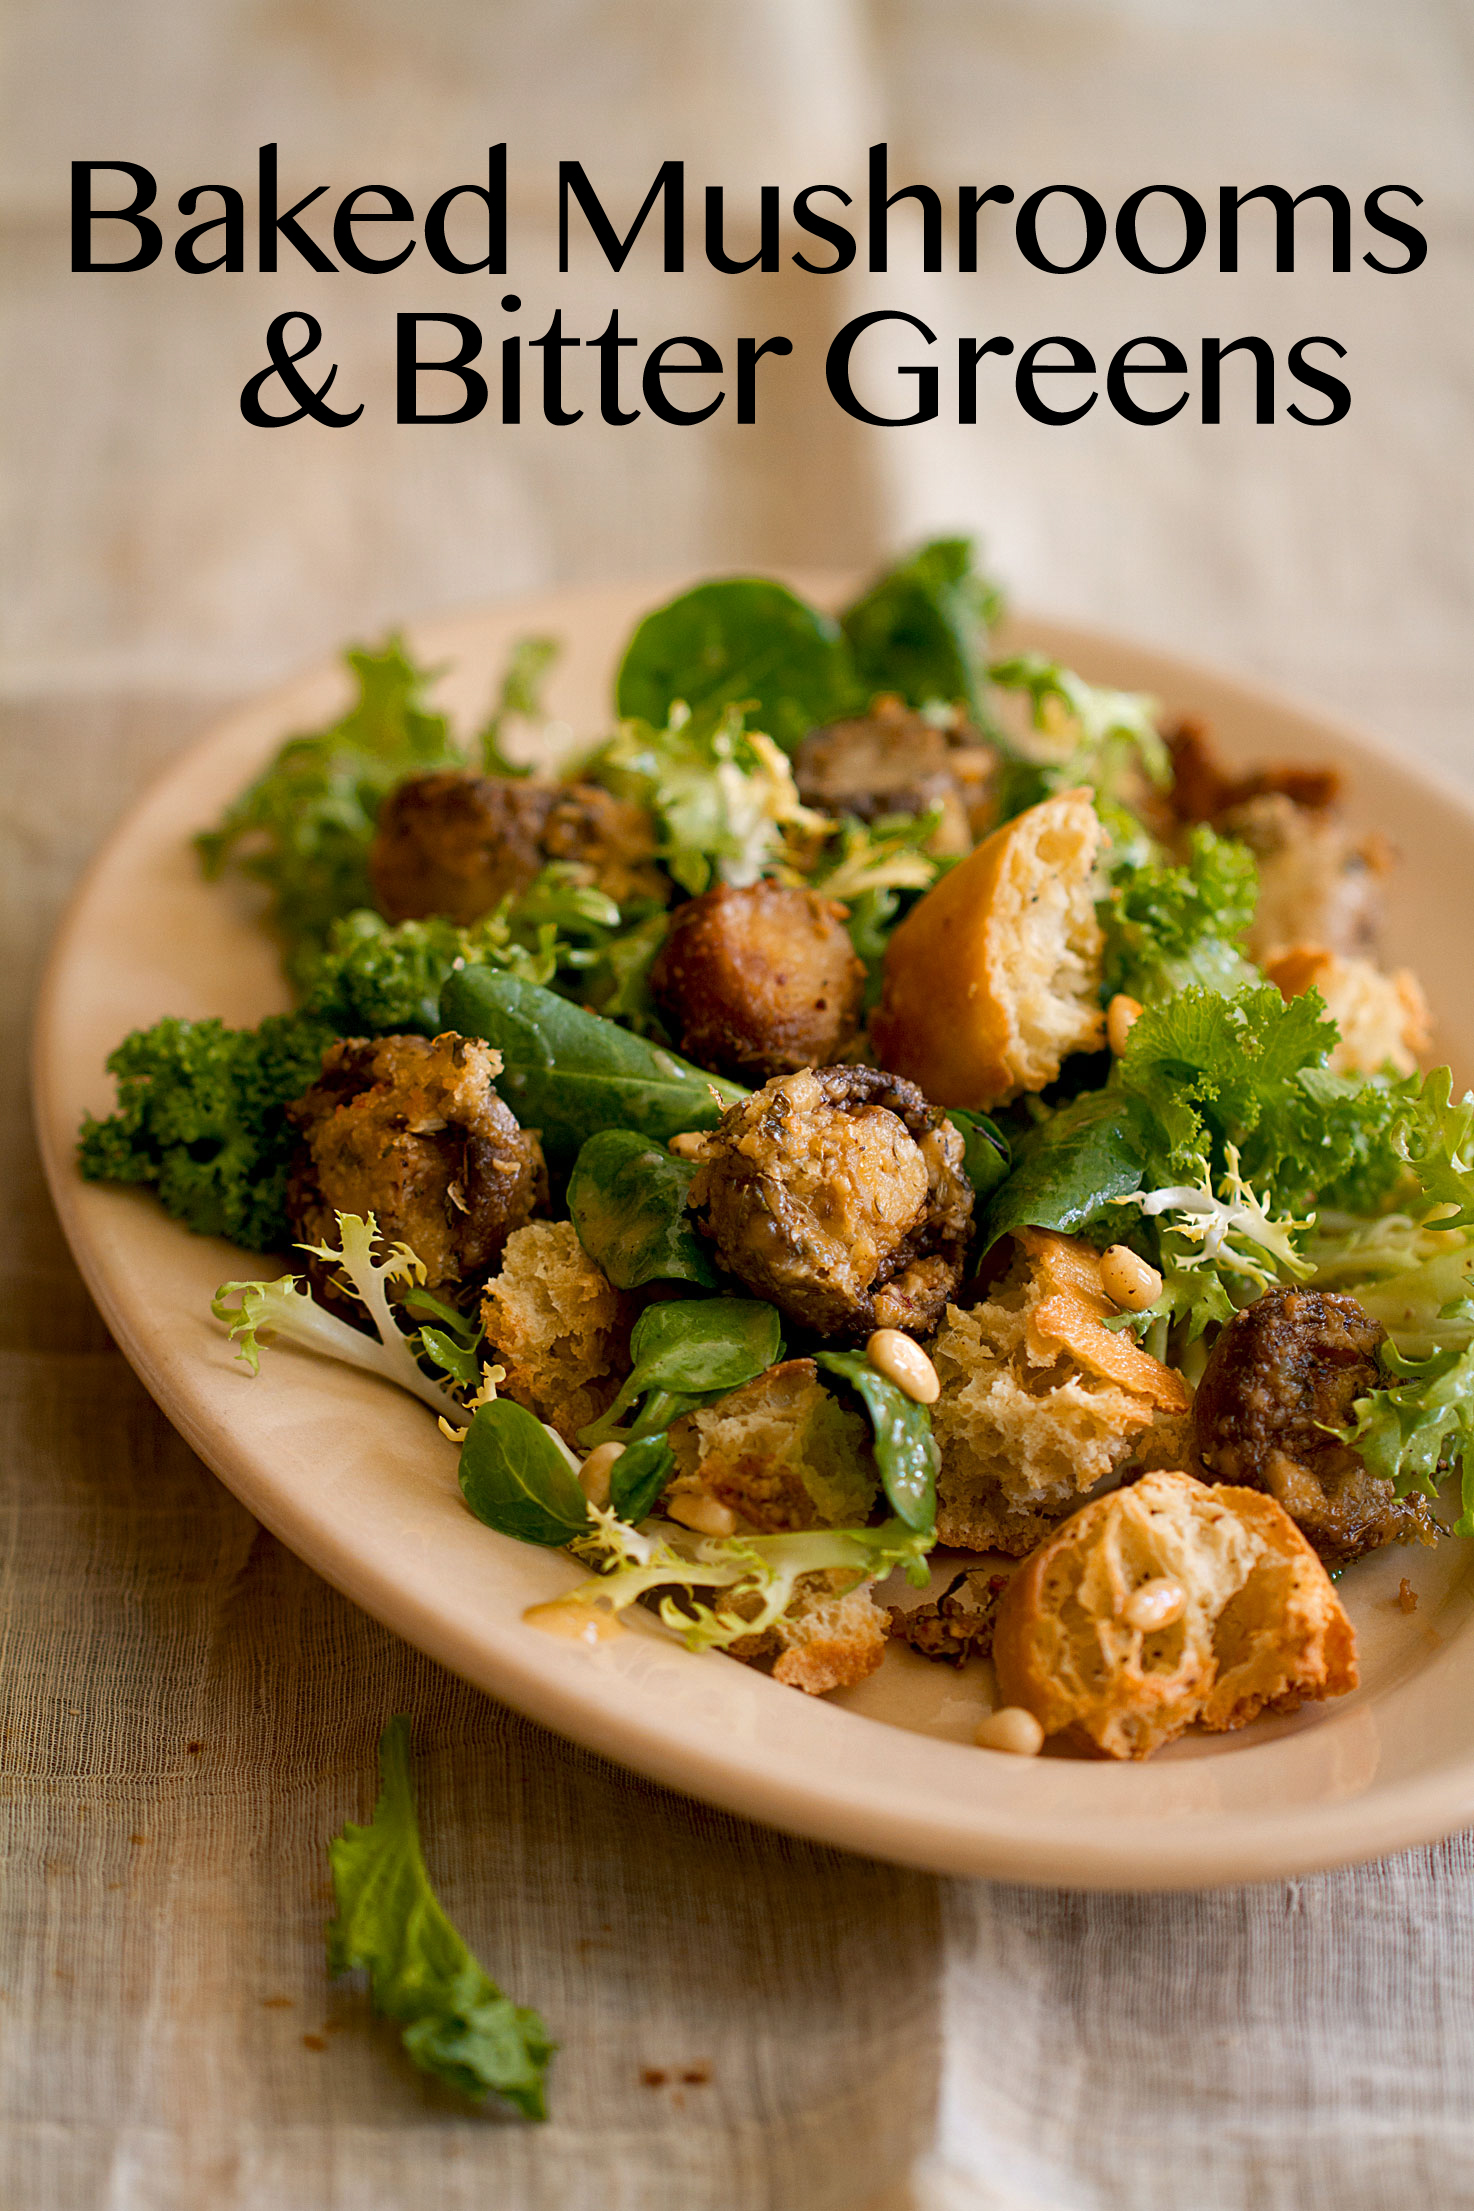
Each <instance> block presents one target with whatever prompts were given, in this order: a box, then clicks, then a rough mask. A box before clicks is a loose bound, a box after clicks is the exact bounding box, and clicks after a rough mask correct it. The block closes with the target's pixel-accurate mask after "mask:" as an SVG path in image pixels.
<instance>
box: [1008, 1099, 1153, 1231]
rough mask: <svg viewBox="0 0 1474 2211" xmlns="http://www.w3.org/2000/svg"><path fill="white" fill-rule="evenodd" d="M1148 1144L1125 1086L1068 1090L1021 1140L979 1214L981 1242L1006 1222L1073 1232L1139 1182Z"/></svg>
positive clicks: (1143, 1125)
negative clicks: (1067, 1097)
mask: <svg viewBox="0 0 1474 2211" xmlns="http://www.w3.org/2000/svg"><path fill="white" fill-rule="evenodd" d="M1148 1148H1149V1133H1148V1127H1147V1119H1146V1115H1145V1113H1144V1110H1143V1108H1142V1106H1141V1104H1140V1103H1139V1101H1137V1100H1136V1099H1134V1098H1131V1097H1129V1096H1128V1095H1127V1094H1126V1093H1125V1092H1124V1091H1122V1090H1119V1089H1115V1088H1107V1089H1105V1090H1087V1091H1086V1092H1084V1093H1083V1095H1082V1096H1080V1097H1078V1098H1072V1099H1071V1101H1070V1103H1069V1104H1068V1105H1066V1106H1061V1107H1060V1109H1059V1111H1058V1112H1057V1113H1054V1114H1051V1115H1050V1117H1049V1119H1048V1120H1047V1121H1045V1122H1043V1123H1042V1124H1041V1125H1040V1127H1039V1128H1037V1129H1034V1130H1031V1132H1030V1133H1029V1135H1028V1136H1027V1137H1026V1138H1024V1139H1023V1141H1022V1142H1021V1143H1020V1145H1019V1157H1018V1164H1017V1166H1016V1167H1015V1168H1014V1170H1013V1172H1012V1174H1011V1175H1010V1176H1009V1177H1008V1180H1007V1181H1006V1182H1003V1183H1000V1184H999V1186H998V1188H997V1189H996V1190H995V1191H994V1193H993V1196H992V1200H991V1202H990V1203H989V1205H988V1209H987V1211H986V1213H985V1214H984V1215H983V1222H982V1239H981V1245H980V1249H981V1250H982V1251H987V1250H989V1249H990V1248H991V1247H992V1246H993V1245H994V1244H996V1243H997V1241H998V1239H999V1237H1000V1236H1003V1235H1006V1234H1007V1232H1008V1231H1009V1229H1011V1228H1025V1227H1030V1228H1057V1229H1060V1230H1062V1231H1063V1232H1064V1233H1065V1234H1067V1235H1077V1234H1079V1233H1080V1232H1081V1231H1082V1230H1084V1229H1086V1228H1088V1227H1089V1225H1090V1223H1091V1222H1092V1221H1094V1220H1095V1218H1096V1216H1097V1215H1098V1214H1099V1213H1100V1212H1101V1211H1102V1210H1103V1209H1104V1207H1105V1206H1107V1205H1108V1204H1109V1203H1110V1201H1111V1199H1113V1198H1124V1197H1129V1196H1130V1195H1131V1193H1132V1191H1134V1190H1139V1189H1140V1188H1141V1185H1142V1179H1143V1175H1144V1172H1145V1164H1146V1158H1147V1153H1148Z"/></svg>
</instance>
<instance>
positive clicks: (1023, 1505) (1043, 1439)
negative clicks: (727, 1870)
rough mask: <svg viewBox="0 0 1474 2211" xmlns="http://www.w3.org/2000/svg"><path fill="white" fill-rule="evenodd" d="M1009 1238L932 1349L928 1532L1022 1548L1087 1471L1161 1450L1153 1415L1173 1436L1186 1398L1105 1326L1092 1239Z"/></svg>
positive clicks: (1106, 1303) (1170, 1377)
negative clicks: (1001, 1264) (982, 1288)
mask: <svg viewBox="0 0 1474 2211" xmlns="http://www.w3.org/2000/svg"><path fill="white" fill-rule="evenodd" d="M1016 1242H1017V1244H1018V1246H1019V1250H1018V1256H1017V1258H1016V1259H1015V1261H1014V1264H1013V1266H1012V1267H1011V1269H1010V1271H1009V1273H1008V1274H1007V1275H1006V1276H1005V1278H1004V1280H1003V1281H1002V1282H1001V1283H1000V1284H999V1286H998V1288H997V1289H995V1290H994V1292H993V1294H992V1296H991V1297H989V1298H988V1299H987V1300H986V1302H985V1303H983V1304H981V1305H978V1306H975V1307H973V1309H972V1310H971V1311H963V1310H962V1309H961V1308H960V1307H958V1306H955V1305H949V1306H948V1308H947V1314H946V1319H945V1320H944V1322H943V1324H942V1327H941V1328H940V1330H939V1331H938V1333H937V1335H936V1337H935V1339H934V1340H933V1342H932V1343H931V1345H930V1347H929V1348H930V1350H931V1355H932V1360H933V1363H934V1364H935V1366H936V1370H937V1373H938V1375H939V1376H940V1378H941V1384H942V1394H941V1396H940V1397H939V1398H938V1400H937V1402H936V1404H935V1405H934V1406H933V1407H932V1430H933V1433H934V1434H935V1436H936V1439H937V1444H938V1446H939V1448H940V1450H941V1454H942V1470H941V1474H940V1476H939V1477H938V1483H937V1534H938V1538H939V1540H940V1541H941V1542H943V1543H950V1544H955V1545H957V1546H958V1547H959V1548H961V1549H964V1550H977V1551H986V1550H998V1551H1007V1552H1010V1553H1011V1554H1012V1555H1013V1556H1014V1557H1020V1556H1022V1554H1023V1553H1024V1552H1026V1551H1028V1550H1031V1549H1032V1547H1033V1546H1034V1544H1036V1543H1037V1542H1038V1541H1039V1540H1040V1538H1041V1537H1042V1536H1043V1535H1045V1534H1047V1532H1048V1531H1049V1529H1050V1528H1051V1527H1053V1526H1054V1525H1055V1523H1056V1522H1057V1521H1058V1520H1060V1519H1061V1518H1062V1517H1063V1515H1064V1514H1066V1513H1068V1512H1071V1511H1073V1510H1074V1508H1075V1506H1076V1505H1077V1504H1078V1503H1079V1501H1080V1499H1081V1498H1082V1497H1083V1496H1084V1495H1086V1493H1087V1492H1088V1491H1090V1490H1092V1489H1094V1488H1095V1487H1096V1486H1097V1484H1099V1483H1100V1482H1103V1481H1106V1480H1108V1479H1109V1478H1110V1477H1111V1476H1112V1475H1114V1474H1118V1473H1120V1472H1121V1471H1122V1470H1123V1469H1124V1468H1126V1467H1127V1466H1128V1465H1131V1464H1133V1463H1139V1462H1140V1458H1141V1456H1142V1454H1143V1453H1144V1452H1146V1451H1147V1450H1148V1449H1151V1450H1152V1455H1153V1456H1156V1455H1158V1453H1159V1452H1160V1449H1161V1445H1162V1438H1161V1435H1160V1432H1159V1431H1160V1429H1161V1427H1162V1426H1164V1425H1167V1426H1170V1428H1171V1429H1172V1430H1173V1431H1175V1433H1174V1436H1173V1440H1174V1441H1175V1442H1177V1443H1178V1444H1179V1445H1180V1443H1181V1440H1182V1435H1183V1432H1184V1429H1185V1421H1186V1415H1187V1412H1188V1408H1189V1405H1190V1402H1191V1399H1190V1395H1189V1392H1188V1388H1187V1385H1186V1383H1185V1382H1184V1381H1183V1379H1182V1377H1181V1375H1179V1374H1177V1373H1176V1372H1174V1370H1173V1369H1172V1368H1171V1367H1165V1366H1163V1365H1162V1364H1161V1363H1160V1361H1159V1360H1156V1359H1153V1358H1151V1357H1150V1356H1149V1355H1148V1354H1147V1353H1146V1352H1144V1351H1143V1350H1142V1349H1141V1348H1140V1346H1139V1345H1138V1344H1136V1343H1135V1342H1133V1341H1132V1339H1131V1337H1130V1336H1127V1335H1124V1334H1119V1333H1116V1332H1114V1331H1112V1330H1111V1329H1108V1328H1105V1327H1103V1326H1102V1325H1101V1323H1102V1322H1103V1321H1104V1320H1106V1319H1108V1318H1109V1317H1110V1316H1111V1315H1112V1314H1113V1313H1114V1312H1115V1307H1114V1306H1113V1305H1112V1303H1111V1302H1110V1300H1109V1298H1107V1297H1106V1295H1105V1293H1104V1291H1103V1290H1102V1289H1101V1287H1100V1254H1099V1253H1098V1252H1096V1251H1094V1250H1093V1249H1092V1248H1091V1246H1090V1245H1088V1244H1084V1243H1081V1242H1080V1241H1078V1239H1076V1238H1074V1237H1070V1236H1058V1235H1056V1234H1055V1233H1054V1232H1053V1231H1052V1230H1050V1229H1037V1228H1028V1229H1022V1230H1020V1231H1019V1232H1018V1233H1017V1236H1016Z"/></svg>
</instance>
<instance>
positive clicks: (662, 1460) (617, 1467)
mask: <svg viewBox="0 0 1474 2211" xmlns="http://www.w3.org/2000/svg"><path fill="white" fill-rule="evenodd" d="M675 1470H676V1455H675V1453H674V1451H672V1449H671V1447H670V1445H669V1443H668V1442H667V1441H666V1439H665V1437H664V1436H663V1435H660V1436H642V1437H641V1438H640V1440H639V1442H638V1443H630V1444H626V1446H625V1448H624V1449H623V1451H621V1452H620V1454H619V1457H618V1458H617V1459H616V1460H615V1462H614V1464H613V1466H612V1467H611V1468H610V1472H609V1503H610V1507H611V1509H612V1510H613V1511H614V1512H616V1513H617V1514H618V1515H619V1518H620V1519H621V1520H629V1521H638V1520H643V1519H644V1518H645V1517H646V1515H647V1514H648V1513H651V1512H653V1511H654V1510H655V1503H656V1500H657V1498H658V1497H659V1496H660V1495H661V1493H662V1491H663V1490H664V1488H665V1485H666V1483H667V1482H668V1481H669V1480H670V1478H671V1476H672V1474H674V1472H675Z"/></svg>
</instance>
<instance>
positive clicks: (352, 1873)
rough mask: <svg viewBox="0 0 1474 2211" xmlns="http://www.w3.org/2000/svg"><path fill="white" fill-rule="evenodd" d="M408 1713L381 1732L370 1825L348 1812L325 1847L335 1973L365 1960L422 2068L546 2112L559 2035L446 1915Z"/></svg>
mask: <svg viewBox="0 0 1474 2211" xmlns="http://www.w3.org/2000/svg"><path fill="white" fill-rule="evenodd" d="M409 1748H410V1742H409V1721H408V1720H407V1719H406V1718H405V1717H404V1715H403V1714H399V1715H397V1716H396V1717H395V1718H394V1719H392V1720H391V1721H390V1722H389V1725H388V1726H387V1727H386V1728H385V1730H384V1733H383V1735H382V1736H381V1737H380V1740H379V1774H380V1790H379V1800H378V1802H377V1803H376V1804H375V1806H374V1815H373V1818H372V1819H371V1820H370V1822H369V1824H368V1826H367V1827H355V1826H354V1825H353V1823H352V1822H351V1821H348V1822H346V1823H345V1824H344V1827H343V1832H342V1833H341V1834H340V1835H336V1836H335V1837H334V1838H333V1840H332V1841H331V1842H330V1843H329V1844H328V1862H329V1864H330V1865H331V1867H332V1875H333V1896H334V1900H335V1902H336V1904H337V1916H336V1917H335V1918H334V1919H333V1920H332V1921H331V1922H330V1923H329V1926H328V1930H327V1945H328V1971H329V1972H330V1973H331V1974H333V1975H334V1976H336V1975H337V1974H340V1973H348V1972H351V1971H352V1970H353V1968H354V1967H355V1966H366V1967H367V1968H368V1974H369V1987H370V1991H371V1993H372V1996H373V2004H374V2009H375V2011H378V2012H382V2013H383V2014H384V2015H385V2016H386V2017H387V2018H390V2019H393V2020H395V2021H397V2022H398V2024H399V2026H400V2027H401V2028H402V2029H403V2038H404V2047H405V2050H406V2051H407V2052H408V2054H409V2056H410V2057H411V2058H412V2059H413V2060H414V2062H415V2064H416V2065H418V2066H419V2067H420V2069H421V2070H422V2071H423V2072H426V2073H431V2074H433V2075H434V2076H435V2078H436V2079H437V2080H441V2081H444V2082H446V2084H447V2085H448V2086H449V2087H451V2088H456V2089H459V2090H460V2092H461V2094H462V2095H463V2096H470V2097H472V2098H473V2099H474V2100H475V2101H477V2102H480V2100H481V2099H482V2098H483V2097H484V2096H485V2095H487V2093H488V2092H495V2094H497V2095H498V2096H504V2097H505V2098H506V2100H507V2102H508V2103H510V2104H513V2105H515V2107H516V2109H517V2110H518V2111H520V2112H521V2113H522V2115H523V2117H524V2118H527V2119H545V2118H546V2117H547V2115H548V2111H547V2094H546V2075H547V2069H548V2063H549V2060H550V2059H551V2058H552V2056H553V2053H554V2051H555V2050H556V2049H557V2044H556V2043H555V2042H554V2041H553V2039H552V2037H551V2036H550V2035H549V2033H548V2030H547V2028H546V2027H545V2026H544V2024H543V2021H542V2019H541V2017H540V2016H539V2014H538V2013H537V2012H535V2011H530V2010H528V2009H527V2008H526V2007H525V2006H523V2005H521V2004H514V2003H513V2002H512V2000H511V1998H510V1997H508V1996H504V1995H503V1994H502V1992H501V1990H500V1989H499V1988H498V1987H497V1985H496V1983H495V1981H493V1980H492V1979H491V1977H490V1976H489V1974H488V1973H487V1972H486V1971H485V1969H484V1967H482V1966H480V1965H479V1964H478V1963H477V1961H476V1959H475V1958H474V1957H473V1956H472V1954H471V1952H470V1950H469V1949H468V1948H467V1946H466V1943H465V1940H464V1939H463V1937H462V1936H461V1935H460V1934H459V1933H458V1932H457V1930H456V1928H455V1927H454V1926H453V1925H452V1924H451V1922H450V1920H449V1919H448V1918H447V1916H446V1913H445V1909H444V1907H443V1905H442V1904H441V1902H440V1899H439V1898H438V1897H437V1896H436V1894H435V1891H434V1889H433V1887H432V1886H431V1883H430V1876H429V1873H428V1872H427V1871H426V1868H425V1860H424V1857H423V1854H422V1852H421V1849H420V1832H419V1823H418V1821H417V1820H416V1818H415V1798H414V1783H413V1781H412V1780H411V1778H410V1764H409Z"/></svg>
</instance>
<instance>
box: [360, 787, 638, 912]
mask: <svg viewBox="0 0 1474 2211" xmlns="http://www.w3.org/2000/svg"><path fill="white" fill-rule="evenodd" d="M551 860H565V861H572V862H574V863H576V864H578V865H579V866H581V867H583V868H586V869H587V870H588V880H589V881H590V882H591V883H594V884H596V885H597V886H598V888H599V889H600V890H603V891H607V893H608V894H609V896H610V897H611V898H613V899H615V900H616V901H618V902H619V903H621V904H622V903H623V902H624V901H625V900H627V899H631V898H658V899H662V900H663V899H665V898H666V897H667V896H668V895H669V892H670V885H669V883H668V882H667V880H666V878H665V875H664V873H663V872H662V870H661V869H660V868H659V867H658V866H657V865H656V861H655V831H654V825H653V823H652V821H651V819H650V816H649V815H648V814H647V813H646V811H645V809H644V808H643V807H641V806H635V805H632V804H631V803H630V802H629V801H628V800H625V799H619V798H614V797H612V796H611V794H610V793H609V792H608V791H605V790H601V789H600V788H599V786H598V785H597V784H594V783H548V782H542V781H538V780H536V779H534V778H531V777H523V776H500V775H472V774H469V773H467V772H466V771H465V770H463V769H460V768H445V769H442V770H441V771H439V772H438V773H437V774H435V775H419V776H411V777H410V778H409V780H408V781H407V782H404V783H399V784H396V785H395V787H394V789H393V790H392V791H391V792H390V793H389V795H388V797H387V798H386V799H385V800H384V803H383V805H382V806H381V807H380V809H379V820H378V827H377V829H376V831H375V833H374V841H373V845H372V847H371V849H370V852H369V876H370V879H371V880H372V882H373V886H374V896H375V898H376V899H377V901H378V904H379V908H380V911H381V912H382V913H384V914H386V915H387V916H388V918H389V919H390V921H417V920H422V919H423V918H424V917H425V916H426V915H427V914H446V915H449V917H450V918H451V920H453V921H459V922H461V923H467V922H472V921H479V920H480V918H481V916H482V915H483V914H489V913H490V912H491V911H492V909H493V907H495V906H497V905H498V904H499V903H500V902H501V900H502V899H504V898H507V897H510V896H513V895H515V893H517V892H518V891H523V890H526V888H527V886H528V884H529V883H530V882H531V881H532V879H533V877H534V876H535V875H536V874H537V873H538V871H539V869H540V868H543V867H545V866H546V865H547V864H548V862H549V861H551Z"/></svg>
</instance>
